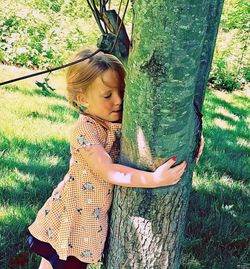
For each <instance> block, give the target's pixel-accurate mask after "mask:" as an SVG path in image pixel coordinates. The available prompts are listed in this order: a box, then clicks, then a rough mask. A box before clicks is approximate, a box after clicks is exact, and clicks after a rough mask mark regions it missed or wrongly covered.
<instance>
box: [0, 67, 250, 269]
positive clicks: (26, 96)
mask: <svg viewBox="0 0 250 269" xmlns="http://www.w3.org/2000/svg"><path fill="white" fill-rule="evenodd" d="M24 72H25V73H27V72H29V71H28V70H24V69H15V68H14V69H13V67H2V68H1V79H2V80H3V78H4V79H8V78H10V76H11V75H12V76H16V75H17V74H19V75H21V73H24ZM62 75H63V72H59V73H57V74H54V75H51V81H52V86H53V87H55V88H56V92H55V93H53V94H52V95H51V96H49V97H45V96H43V94H42V92H41V91H40V90H38V89H36V86H35V84H34V82H35V79H29V80H26V81H23V82H19V83H15V84H12V85H10V86H6V87H2V88H1V91H0V114H1V117H0V126H1V129H0V169H1V170H0V171H1V172H0V173H1V177H0V178H1V179H0V199H1V200H0V201H1V202H0V204H1V206H0V249H1V250H0V268H1V269H12V268H15V269H19V268H20V269H28V268H30V269H31V268H32V269H33V268H37V266H38V263H39V259H38V258H37V257H35V256H30V255H29V253H28V252H27V248H26V246H25V240H26V234H25V231H26V229H27V226H28V225H29V224H30V223H31V222H32V221H33V220H34V218H35V215H36V212H37V211H38V209H39V208H40V207H41V206H42V204H43V203H44V201H45V200H46V199H47V197H48V196H49V195H50V194H51V192H52V189H53V186H55V185H56V184H57V182H58V181H59V180H60V179H61V178H62V177H63V175H64V174H65V172H66V171H67V168H68V163H69V145H68V142H67V135H68V130H69V127H70V126H71V124H72V123H73V122H74V120H75V119H76V117H77V114H76V113H75V112H74V111H73V110H72V109H71V108H69V107H68V105H67V101H66V98H65V96H64V94H65V91H64V90H65V86H64V81H63V79H62ZM249 107H250V103H249V95H248V93H247V91H238V92H233V93H224V92H219V91H208V92H207V95H206V100H205V105H204V136H205V139H206V146H205V149H204V153H203V156H202V158H201V160H200V163H199V165H198V166H197V168H196V171H195V175H194V181H193V191H192V194H191V198H190V207H189V212H188V222H187V230H186V240H185V243H184V248H183V255H182V268H183V269H200V268H205V269H210V268H212V269H238V268H241V269H243V268H250V265H249V264H247V262H248V261H249V260H250V259H249V256H248V255H249V253H248V251H249V238H250V234H249V228H250V224H249V175H250V165H249V153H250V139H249V138H250V137H249V120H250V119H249V110H248V109H249ZM13 250H14V251H13ZM239 266H242V267H239ZM244 266H245V267H244Z"/></svg>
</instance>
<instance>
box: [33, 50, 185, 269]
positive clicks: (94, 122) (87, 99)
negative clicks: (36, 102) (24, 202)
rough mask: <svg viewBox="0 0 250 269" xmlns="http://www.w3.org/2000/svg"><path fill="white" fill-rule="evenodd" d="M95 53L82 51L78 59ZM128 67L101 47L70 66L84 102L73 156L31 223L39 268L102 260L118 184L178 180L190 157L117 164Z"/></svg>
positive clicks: (71, 93)
mask: <svg viewBox="0 0 250 269" xmlns="http://www.w3.org/2000/svg"><path fill="white" fill-rule="evenodd" d="M90 54H91V51H87V50H85V51H83V52H81V53H78V54H77V55H76V58H75V60H77V59H80V58H83V57H85V56H88V55H90ZM124 79H125V70H124V68H123V66H122V64H121V62H120V61H119V60H118V59H117V58H116V57H114V56H112V55H109V54H103V53H98V54H96V55H95V56H93V57H91V58H90V59H88V60H85V61H83V62H80V63H78V64H76V65H73V66H71V67H69V69H68V72H67V90H68V97H69V102H70V103H71V104H72V105H73V106H75V107H78V108H81V107H84V108H85V112H84V113H81V114H80V117H79V119H78V120H77V122H76V124H75V125H74V127H73V129H72V132H71V135H70V146H71V156H72V157H71V162H70V168H69V171H68V173H67V174H66V176H65V177H64V179H63V181H61V182H60V183H59V185H58V186H57V188H56V189H55V190H54V191H53V193H52V195H51V197H50V198H49V199H48V200H47V202H46V203H45V204H44V206H43V207H42V208H41V209H40V211H39V212H38V214H37V217H36V220H35V222H34V223H33V224H32V225H31V226H29V232H30V236H29V239H28V243H29V246H30V248H31V250H32V251H34V252H35V253H37V254H39V255H40V256H42V257H43V258H42V261H41V264H40V267H39V268H40V269H45V268H46V269H48V268H54V269H63V268H65V269H66V268H68V269H69V268H74V269H78V268H79V269H80V268H81V269H83V268H86V266H87V264H91V263H96V262H98V261H100V259H101V257H102V252H103V249H104V243H105V240H106V235H107V230H108V210H109V208H110V205H111V202H112V191H113V185H120V186H125V187H141V188H156V187H161V186H167V185H173V184H176V183H177V182H178V181H179V180H180V178H181V176H182V174H183V172H184V170H185V168H186V162H182V163H181V164H180V165H177V166H175V167H174V168H171V166H172V165H173V164H174V163H175V162H176V158H172V159H170V160H169V161H167V162H166V163H165V164H163V165H161V166H160V167H158V168H157V169H156V170H155V171H154V172H146V171H141V170H137V169H134V168H130V167H127V166H124V165H120V164H115V163H116V161H117V157H118V153H119V143H117V141H119V138H120V129H121V119H122V103H123V95H124V88H125V82H124Z"/></svg>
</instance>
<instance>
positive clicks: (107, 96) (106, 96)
mask: <svg viewBox="0 0 250 269" xmlns="http://www.w3.org/2000/svg"><path fill="white" fill-rule="evenodd" d="M111 95H112V93H110V94H108V95H105V96H104V98H106V99H108V98H110V97H111Z"/></svg>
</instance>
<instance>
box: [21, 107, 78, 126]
mask: <svg viewBox="0 0 250 269" xmlns="http://www.w3.org/2000/svg"><path fill="white" fill-rule="evenodd" d="M48 113H49V114H48ZM78 115H79V113H78V112H76V111H74V110H73V109H70V108H69V107H67V106H66V105H65V106H59V105H53V106H48V112H44V113H40V112H37V111H33V112H30V113H27V114H26V117H28V118H35V119H36V118H38V119H46V120H48V121H50V122H54V123H65V117H67V118H68V117H70V118H72V119H73V118H75V119H76V118H77V116H78Z"/></svg>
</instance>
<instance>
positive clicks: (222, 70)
mask: <svg viewBox="0 0 250 269" xmlns="http://www.w3.org/2000/svg"><path fill="white" fill-rule="evenodd" d="M209 82H210V83H212V84H213V87H214V88H217V89H223V90H226V91H229V92H231V91H233V90H236V89H240V87H241V81H240V80H239V77H237V76H236V75H235V74H234V73H232V72H230V71H229V70H228V67H227V63H226V61H225V60H224V59H222V58H220V59H217V60H216V61H215V63H214V68H213V70H212V72H211V73H210V78H209Z"/></svg>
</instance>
